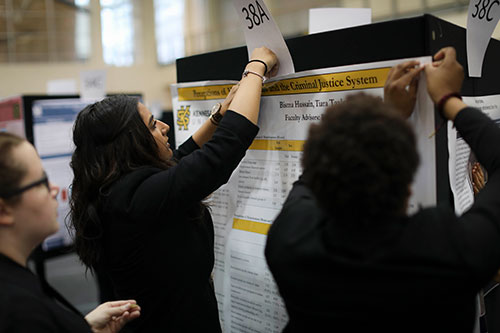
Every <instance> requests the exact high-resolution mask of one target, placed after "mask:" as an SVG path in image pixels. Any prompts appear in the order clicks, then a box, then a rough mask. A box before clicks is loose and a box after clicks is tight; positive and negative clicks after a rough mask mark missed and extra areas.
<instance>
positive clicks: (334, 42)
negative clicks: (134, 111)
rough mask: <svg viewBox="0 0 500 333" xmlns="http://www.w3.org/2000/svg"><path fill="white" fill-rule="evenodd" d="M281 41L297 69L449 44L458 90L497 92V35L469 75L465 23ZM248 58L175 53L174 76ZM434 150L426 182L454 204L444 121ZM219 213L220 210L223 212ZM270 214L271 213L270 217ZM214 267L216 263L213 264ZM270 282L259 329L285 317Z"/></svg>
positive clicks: (431, 21)
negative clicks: (267, 313) (431, 180)
mask: <svg viewBox="0 0 500 333" xmlns="http://www.w3.org/2000/svg"><path fill="white" fill-rule="evenodd" d="M286 43H287V46H288V48H289V50H290V53H291V55H292V58H293V60H294V65H295V69H296V71H297V72H301V71H305V70H315V69H324V68H329V67H336V66H344V65H352V64H366V63H373V62H378V61H386V60H392V59H404V58H411V57H421V56H432V55H433V54H435V53H436V52H437V51H438V50H439V49H441V48H442V47H445V46H453V47H454V48H455V49H456V50H457V60H458V61H459V62H460V63H461V64H462V66H464V70H465V74H466V79H465V81H464V84H463V87H462V92H461V93H462V94H463V95H466V96H479V95H494V94H498V93H499V90H500V87H499V86H498V85H497V84H496V79H495V78H496V77H498V74H499V73H500V66H499V65H498V63H497V62H496V61H495V59H498V56H499V55H500V43H499V42H498V41H496V40H492V41H491V43H490V45H489V49H488V51H487V54H486V57H485V61H484V63H485V65H484V66H485V69H486V70H485V71H484V75H483V77H482V78H481V79H472V78H469V77H468V75H467V66H466V48H465V29H463V28H460V27H458V26H456V25H453V24H451V23H449V22H446V21H443V20H440V19H438V18H436V17H433V16H431V15H424V16H421V17H414V18H409V19H402V20H395V21H390V22H382V23H377V24H371V25H367V26H360V27H355V28H348V29H343V30H339V31H333V32H324V33H319V34H314V35H309V36H303V37H298V38H293V39H287V40H286ZM247 60H248V59H247V55H246V48H245V47H239V48H234V49H228V50H222V51H217V52H212V53H208V54H202V55H197V56H192V57H187V58H182V59H178V60H177V63H176V65H177V81H178V82H179V83H188V82H191V83H193V82H200V81H213V80H239V79H240V77H241V71H242V69H243V68H244V66H245V64H246V62H247ZM207 63H210V64H211V66H206V64H207ZM263 101H265V97H264V98H263ZM215 102H216V101H214V103H215ZM206 108H207V109H208V110H209V109H210V106H208V105H207V106H206ZM175 113H176V110H175V109H174V117H175ZM434 116H435V117H434V118H435V124H434V126H435V128H437V127H438V125H439V124H440V123H441V121H442V118H441V117H440V116H439V115H438V114H437V113H436V112H435V114H434ZM264 117H265V115H264ZM178 142H179V143H181V142H182V139H179V141H178ZM434 154H435V165H434V168H435V175H436V183H435V187H434V186H432V185H431V186H432V187H433V188H432V189H431V190H432V191H433V192H434V194H435V198H436V201H437V202H438V203H443V204H448V205H450V206H453V196H452V193H451V190H450V186H449V181H448V179H449V174H448V147H447V129H446V126H443V127H442V129H441V130H440V131H439V132H438V133H437V135H436V137H435V141H434ZM293 165H295V166H297V164H292V166H293ZM280 170H281V166H280ZM289 171H290V170H289ZM296 171H297V170H296ZM229 191H230V189H229V188H228V186H224V187H222V188H221V191H220V194H215V195H214V197H216V198H217V196H220V197H221V198H220V199H225V200H226V202H227V206H231V205H233V203H232V201H231V199H230V197H229V195H228V193H229ZM285 191H286V189H285ZM216 193H217V192H216ZM271 203H272V201H271ZM221 207H223V205H221ZM223 208H224V207H223ZM217 214H218V213H217V212H215V214H214V215H215V216H216V217H215V219H217V218H218V217H219V216H217ZM219 215H220V214H219ZM221 216H223V214H222V215H221ZM225 218H226V219H227V218H228V217H227V216H225ZM231 218H232V217H231ZM236 219H237V221H233V224H232V226H231V228H232V229H239V230H241V228H238V227H239V226H241V225H243V226H245V225H246V226H249V225H252V224H251V223H250V224H249V223H248V221H249V219H245V218H239V217H236ZM240 220H242V221H240ZM269 220H272V219H271V218H269ZM253 222H256V221H253ZM261 222H262V221H261ZM263 222H268V221H263ZM254 226H255V227H256V228H257V230H258V226H259V224H255V225H254ZM217 228H219V229H224V228H225V227H224V228H223V227H221V226H217V225H216V232H218V231H217ZM237 232H238V231H237ZM216 240H217V238H216ZM228 243H229V242H228ZM249 243H251V242H249ZM231 246H232V244H229V245H226V248H227V247H229V248H231ZM226 248H225V249H224V251H220V248H219V249H217V246H216V255H217V254H220V253H227V249H226ZM248 250H249V252H250V253H251V252H253V251H257V252H258V251H260V250H261V249H260V247H259V246H257V247H255V248H253V250H252V246H250V245H249V246H248ZM248 262H250V261H248ZM255 264H256V265H259V264H260V265H262V260H261V259H257V263H255ZM219 265H220V263H219ZM219 267H224V269H226V273H225V274H226V277H225V278H226V279H228V278H229V279H234V280H238V279H240V278H239V277H238V275H236V277H233V276H231V274H230V272H229V271H228V270H227V266H226V264H224V265H222V266H219ZM245 267H246V266H245V265H243V266H242V267H240V269H241V270H242V271H243V270H244V269H245ZM217 268H218V267H217V263H216V269H217ZM269 278H270V276H269V275H265V274H264V276H262V277H259V279H261V280H260V281H267V280H268V279H269ZM240 280H241V279H240ZM244 283H247V284H251V283H257V282H255V281H253V282H252V281H250V280H248V281H244ZM269 283H270V284H265V283H264V287H265V289H264V290H263V292H262V294H261V296H262V297H263V302H264V303H265V302H271V303H272V304H271V312H272V314H271V317H273V316H274V318H273V319H274V322H273V321H272V320H271V324H270V325H271V326H270V327H266V328H265V329H264V331H266V332H274V331H279V325H280V323H281V324H282V322H283V321H284V320H285V318H284V314H283V307H282V304H281V303H280V302H279V295H277V294H276V291H275V289H272V288H271V289H270V288H269V286H271V287H272V282H269ZM219 288H220V285H219ZM242 290H244V289H242ZM217 296H218V299H219V302H220V303H219V308H220V307H221V306H222V311H223V315H224V313H227V312H231V311H234V309H237V308H240V309H241V305H242V303H241V299H240V300H237V301H236V302H235V303H234V304H232V305H233V306H234V308H233V307H232V306H228V305H227V304H230V303H229V302H226V301H225V300H224V297H226V296H225V295H221V294H217ZM221 300H222V301H221ZM238 302H239V303H238ZM252 302H254V301H252V300H250V301H248V300H247V301H246V303H247V305H250V308H251V304H252ZM273 302H274V303H273ZM259 304H262V302H256V303H255V306H254V308H255V309H258V308H259V306H260V305H259ZM257 305H259V306H257ZM246 309H247V312H246V316H248V315H249V314H252V310H251V309H250V310H249V309H248V307H247V308H246ZM255 309H254V310H253V311H254V312H255V311H256V312H255V313H253V314H252V315H253V316H254V317H258V315H259V312H258V311H257V310H255ZM242 318H243V317H242ZM245 321H250V322H253V323H254V324H255V323H256V322H258V321H259V320H258V319H256V320H250V319H249V318H246V320H241V322H240V324H241V323H244V322H245ZM275 323H277V324H276V325H277V326H273V325H274V324H275ZM250 325H252V324H250ZM257 325H258V324H257ZM266 325H267V324H266ZM224 327H225V329H226V331H235V332H236V331H239V330H240V329H243V328H242V327H237V326H235V327H233V326H231V323H230V324H229V325H228V324H227V323H224ZM251 328H253V327H251ZM246 329H250V327H246Z"/></svg>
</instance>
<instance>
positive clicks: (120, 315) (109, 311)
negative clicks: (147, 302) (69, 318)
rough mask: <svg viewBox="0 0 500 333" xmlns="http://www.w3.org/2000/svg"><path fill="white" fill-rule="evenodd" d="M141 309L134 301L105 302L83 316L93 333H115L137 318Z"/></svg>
mask: <svg viewBox="0 0 500 333" xmlns="http://www.w3.org/2000/svg"><path fill="white" fill-rule="evenodd" d="M140 314H141V308H140V307H139V306H138V305H137V304H136V302H135V301H134V300H128V301H114V302H106V303H103V304H101V305H99V306H98V307H97V308H95V309H94V310H93V311H91V312H89V314H87V315H86V316H85V320H87V322H88V323H89V325H90V328H91V329H92V332H94V333H116V332H119V331H120V330H121V329H122V328H123V326H125V324H126V323H128V322H129V321H131V320H133V319H135V318H138V317H139V316H140Z"/></svg>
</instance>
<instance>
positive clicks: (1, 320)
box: [0, 284, 51, 332]
mask: <svg viewBox="0 0 500 333" xmlns="http://www.w3.org/2000/svg"><path fill="white" fill-rule="evenodd" d="M1 289H2V290H1V291H0V332H10V331H11V330H10V329H12V328H15V331H16V332H28V331H27V329H28V328H32V329H34V331H33V332H39V331H43V330H41V329H42V328H45V327H48V326H50V325H51V324H50V322H49V318H51V313H50V309H49V307H48V306H47V303H46V301H47V299H44V298H43V297H40V296H39V295H36V294H34V293H31V292H29V291H27V290H24V289H23V288H20V287H19V286H15V285H10V284H9V285H2V288H1ZM39 329H40V330H39ZM12 332H13V331H12ZM43 332H45V331H43Z"/></svg>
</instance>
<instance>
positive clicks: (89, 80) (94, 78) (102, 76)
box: [80, 70, 106, 100]
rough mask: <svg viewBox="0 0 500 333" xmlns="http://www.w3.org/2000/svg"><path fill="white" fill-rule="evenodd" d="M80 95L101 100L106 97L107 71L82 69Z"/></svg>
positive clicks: (87, 98)
mask: <svg viewBox="0 0 500 333" xmlns="http://www.w3.org/2000/svg"><path fill="white" fill-rule="evenodd" d="M80 97H81V99H84V100H101V99H103V98H104V97H106V71H104V70H91V71H81V72H80Z"/></svg>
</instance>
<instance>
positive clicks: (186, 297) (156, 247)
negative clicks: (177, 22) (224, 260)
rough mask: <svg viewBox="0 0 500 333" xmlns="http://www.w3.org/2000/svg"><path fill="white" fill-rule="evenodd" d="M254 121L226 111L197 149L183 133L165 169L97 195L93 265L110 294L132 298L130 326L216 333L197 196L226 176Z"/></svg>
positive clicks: (207, 221) (207, 238)
mask: <svg viewBox="0 0 500 333" xmlns="http://www.w3.org/2000/svg"><path fill="white" fill-rule="evenodd" d="M257 131H258V127H257V126H255V125H254V124H252V123H251V122H250V121H249V120H247V119H246V118H245V117H243V116H241V115H239V114H237V113H235V112H232V111H228V112H227V113H226V115H225V116H224V118H223V120H222V121H221V123H220V124H219V126H218V128H217V130H216V132H215V133H214V135H213V137H212V139H211V140H210V141H209V142H207V143H206V144H205V145H204V146H203V147H202V148H201V149H199V147H198V146H197V145H196V143H195V142H194V141H193V140H192V139H189V140H187V141H186V142H185V143H184V144H182V145H181V146H180V147H179V150H178V151H176V152H175V156H176V157H177V158H178V159H179V163H178V164H177V165H175V166H173V167H171V168H170V169H168V170H159V169H156V168H153V167H144V168H142V169H140V170H137V171H134V172H132V173H130V174H128V175H127V176H125V177H124V178H122V179H121V180H119V181H118V182H116V183H115V184H114V185H112V187H111V189H110V191H109V193H108V194H107V195H106V196H105V197H103V207H102V210H101V218H102V219H103V221H105V225H106V227H105V230H104V246H105V248H104V257H103V260H102V263H101V264H100V265H99V267H98V269H99V270H100V273H101V274H106V275H107V276H108V277H109V278H110V279H111V281H112V284H113V286H114V292H115V296H116V298H117V299H135V300H137V303H138V304H139V305H140V306H141V316H140V317H139V318H138V319H136V320H134V321H132V322H131V323H129V324H128V325H127V326H128V327H129V328H131V329H133V330H134V331H135V332H148V333H149V332H220V330H221V328H220V323H219V315H218V309H217V300H216V298H215V293H214V289H213V285H212V282H211V278H210V274H211V272H212V270H213V266H214V230H213V223H212V219H211V216H210V213H209V211H208V210H207V209H206V208H205V207H204V206H202V205H201V203H200V202H201V200H203V199H205V198H206V197H207V196H208V195H209V194H211V193H212V192H213V191H215V190H216V189H218V188H219V187H220V186H221V185H222V184H224V183H226V182H227V181H228V179H229V177H230V176H231V173H232V172H233V170H234V169H235V168H236V166H237V165H238V163H239V162H240V161H241V159H242V158H243V156H244V155H245V152H246V150H247V148H248V147H249V146H250V144H251V143H252V141H253V139H254V137H255V135H256V134H257Z"/></svg>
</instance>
